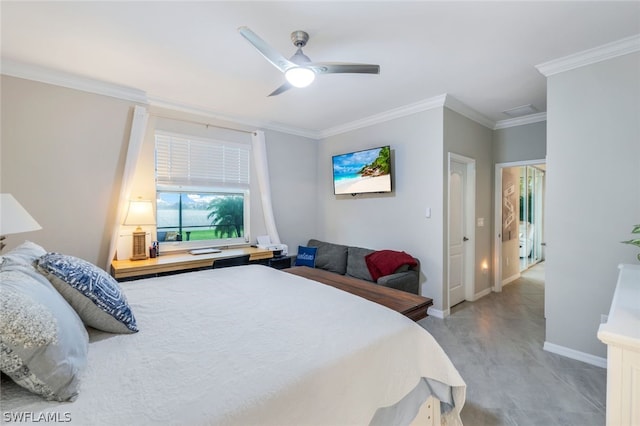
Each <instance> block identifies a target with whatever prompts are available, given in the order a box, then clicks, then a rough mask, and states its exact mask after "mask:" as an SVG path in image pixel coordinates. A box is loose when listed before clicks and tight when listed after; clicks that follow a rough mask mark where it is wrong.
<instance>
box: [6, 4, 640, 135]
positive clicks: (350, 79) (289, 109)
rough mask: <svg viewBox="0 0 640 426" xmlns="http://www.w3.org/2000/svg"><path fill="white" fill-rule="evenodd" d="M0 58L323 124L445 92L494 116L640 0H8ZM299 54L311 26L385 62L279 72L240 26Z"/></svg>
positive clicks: (279, 121) (320, 57) (347, 51)
mask: <svg viewBox="0 0 640 426" xmlns="http://www.w3.org/2000/svg"><path fill="white" fill-rule="evenodd" d="M0 7H1V10H0V12H1V25H2V29H1V35H2V59H3V62H4V63H9V62H11V63H21V64H29V65H34V66H38V67H45V68H50V69H53V70H57V71H62V72H68V73H72V74H76V75H79V76H83V77H88V78H92V79H97V80H100V81H104V82H108V83H112V84H117V85H121V86H126V87H129V88H135V89H139V90H142V91H144V92H146V94H147V96H148V98H149V99H151V100H155V101H158V102H167V103H171V104H176V105H183V106H188V107H192V108H197V109H200V110H204V111H209V112H211V113H212V114H216V115H218V116H224V117H229V118H232V119H236V118H237V119H242V120H243V121H244V122H254V123H263V124H265V125H269V124H272V125H276V126H287V127H290V128H295V129H301V130H302V131H306V132H310V133H321V132H323V131H326V130H327V129H331V128H335V127H338V126H341V125H344V124H346V123H350V122H354V121H356V120H361V119H365V118H367V117H371V116H374V115H376V114H381V113H384V112H386V111H390V110H393V109H396V108H401V107H404V106H406V105H410V104H414V103H417V102H421V101H424V100H426V99H430V98H433V97H437V96H439V95H442V94H445V93H447V94H449V95H451V96H453V97H454V98H455V99H457V100H459V101H461V102H462V103H464V104H465V105H466V106H468V107H470V108H472V109H473V110H475V111H477V112H479V113H480V114H481V115H482V116H484V117H486V118H488V119H489V120H490V121H491V122H498V121H501V120H505V119H508V118H509V116H507V115H505V114H503V113H502V111H504V110H507V109H511V108H514V107H518V106H522V105H526V104H532V105H533V106H534V107H535V108H536V109H537V110H539V111H541V112H543V111H546V82H545V77H544V76H543V75H541V74H540V73H539V72H538V71H537V70H536V68H535V66H536V65H538V64H541V63H544V62H547V61H550V60H554V59H558V58H561V57H564V56H567V55H570V54H573V53H576V52H580V51H583V50H586V49H591V48H594V47H598V46H601V45H603V44H606V43H609V42H612V41H616V40H619V39H622V38H625V37H629V36H633V35H635V34H640V2H638V1H630V2H611V1H592V2H591V1H590V2H559V1H551V2H520V1H513V2H482V1H474V2H456V1H453V2H427V1H412V2H399V1H387V2H381V1H368V2H364V1H356V2H328V1H320V2H307V1H288V2H265V1H261V2H166V1H165V2H150V1H145V2H57V1H56V2H7V1H2V3H1V6H0ZM243 25H246V26H248V27H250V28H251V29H252V30H253V31H254V32H256V33H257V34H258V35H260V36H261V37H262V38H263V39H264V40H266V41H267V42H268V43H269V44H271V45H272V46H273V47H274V48H275V49H277V50H278V51H280V52H281V53H282V54H283V55H284V56H286V57H290V56H291V55H292V54H293V53H294V52H295V48H294V47H293V45H292V44H291V41H290V33H291V32H292V31H294V30H304V31H307V32H308V33H309V35H310V41H309V43H308V45H307V47H305V48H304V52H305V53H306V54H307V55H308V56H309V57H311V59H312V60H314V61H318V62H321V61H335V62H338V61H340V62H363V63H376V64H379V65H380V66H381V73H380V75H347V74H343V75H324V76H320V77H319V78H318V79H316V81H315V82H314V83H313V84H312V86H310V87H308V88H306V89H295V90H290V91H288V92H285V93H284V94H281V95H279V96H275V97H267V94H269V93H270V92H271V91H273V90H274V89H275V88H276V87H278V86H279V85H280V84H282V82H283V76H282V74H281V73H280V72H279V71H278V70H277V69H276V68H274V67H273V66H272V65H271V64H269V63H268V62H267V61H266V60H265V59H264V58H263V57H262V56H261V55H260V54H259V53H258V52H257V51H256V50H255V49H254V48H253V47H252V46H251V45H250V44H249V43H248V42H247V41H246V40H245V39H244V38H243V37H241V36H240V35H239V34H238V32H237V28H238V27H239V26H243Z"/></svg>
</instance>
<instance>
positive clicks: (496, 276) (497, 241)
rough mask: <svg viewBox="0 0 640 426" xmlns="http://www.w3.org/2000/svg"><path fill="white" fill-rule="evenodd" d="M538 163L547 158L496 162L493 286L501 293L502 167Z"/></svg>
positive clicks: (494, 289) (542, 162) (544, 162)
mask: <svg viewBox="0 0 640 426" xmlns="http://www.w3.org/2000/svg"><path fill="white" fill-rule="evenodd" d="M536 164H547V159H546V158H543V159H540V160H524V161H512V162H508V163H496V166H495V174H494V179H493V181H494V185H495V186H494V191H493V193H494V201H493V202H494V221H493V229H494V230H495V233H494V244H493V287H492V290H493V291H495V292H497V293H499V292H501V291H502V169H505V168H509V167H522V166H534V165H536Z"/></svg>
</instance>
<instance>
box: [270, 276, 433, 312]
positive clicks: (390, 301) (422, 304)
mask: <svg viewBox="0 0 640 426" xmlns="http://www.w3.org/2000/svg"><path fill="white" fill-rule="evenodd" d="M283 271H284V272H288V273H290V274H294V275H298V276H301V277H304V278H308V279H310V280H313V281H318V282H320V283H323V284H326V285H330V286H332V287H335V288H338V289H340V290H343V291H346V292H348V293H351V294H355V295H356V296H360V297H362V298H364V299H367V300H370V301H371V302H375V303H378V304H380V305H383V306H386V307H387V308H389V309H393V310H394V311H396V312H400V313H401V314H403V315H404V316H406V317H409V318H411V319H412V320H414V321H418V320H421V319H422V318H426V317H427V309H428V308H429V306H431V305H433V299H429V298H428V297H422V296H418V295H417V294H411V293H407V292H406V291H401V290H396V289H395V288H390V287H384V286H381V285H377V284H374V283H370V282H367V281H364V280H361V279H358V278H353V277H349V276H345V275H340V274H336V273H334V272H329V271H325V270H324V269H315V268H309V267H307V266H294V267H293V268H287V269H283Z"/></svg>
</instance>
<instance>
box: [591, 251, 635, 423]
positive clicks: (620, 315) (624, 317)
mask: <svg viewBox="0 0 640 426" xmlns="http://www.w3.org/2000/svg"><path fill="white" fill-rule="evenodd" d="M619 268H620V272H619V274H618V283H617V285H616V290H615V293H614V294H613V301H612V302H611V309H610V311H609V318H608V320H607V322H606V323H605V324H601V325H600V328H599V330H598V339H600V340H601V341H602V342H603V343H605V344H606V345H607V425H608V426H640V265H626V264H625V265H620V266H619Z"/></svg>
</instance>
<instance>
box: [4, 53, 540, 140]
mask: <svg viewBox="0 0 640 426" xmlns="http://www.w3.org/2000/svg"><path fill="white" fill-rule="evenodd" d="M1 73H2V74H5V75H9V76H12V77H17V78H24V79H28V80H34V81H39V82H41V83H47V84H53V85H56V86H62V87H66V88H69V89H75V90H81V91H84V92H89V93H95V94H98V95H104V96H110V97H113V98H117V99H122V100H126V101H131V102H135V103H139V104H144V105H152V106H156V107H159V108H167V109H174V110H177V111H182V112H186V113H191V114H196V115H201V116H205V117H209V118H212V119H216V120H222V121H227V122H229V123H233V124H236V125H238V126H241V127H249V128H251V129H265V130H272V131H277V132H282V133H287V134H291V135H296V136H301V137H305V138H309V139H314V140H320V139H324V138H327V137H329V136H334V135H338V134H340V133H345V132H349V131H352V130H357V129H360V128H363V127H368V126H372V125H374V124H378V123H383V122H385V121H389V120H393V119H397V118H401V117H406V116H408V115H411V114H415V113H418V112H422V111H427V110H431V109H434V108H441V107H445V106H446V107H447V108H449V109H451V110H453V111H455V112H457V113H459V114H461V115H463V116H465V117H467V118H469V119H470V120H473V121H475V122H477V123H479V124H481V125H483V126H485V127H488V128H490V129H494V128H496V127H495V126H496V125H497V123H495V122H493V121H492V120H490V119H488V118H487V117H485V116H483V115H482V114H480V113H478V112H477V111H476V110H474V109H472V108H470V107H468V106H467V105H465V104H464V103H462V102H461V101H459V100H458V99H456V98H455V97H453V96H451V95H449V94H446V93H445V94H442V95H438V96H434V97H431V98H428V99H425V100H422V101H419V102H415V103H412V104H409V105H404V106H401V107H398V108H394V109H391V110H388V111H385V112H382V113H379V114H375V115H372V116H370V117H366V118H363V119H361V120H355V121H352V122H349V123H345V124H342V125H339V126H335V127H331V128H328V129H325V130H321V131H314V130H309V129H302V128H297V127H291V126H286V125H284V124H279V123H273V122H261V121H251V120H245V119H243V118H240V117H233V116H225V115H222V114H219V113H217V112H215V111H212V110H209V109H207V108H205V107H201V106H189V105H185V104H182V103H180V102H177V101H174V100H170V99H164V98H161V97H158V96H153V95H148V94H147V93H146V92H145V91H143V90H139V89H134V88H131V87H126V86H120V85H117V84H112V83H107V82H104V81H100V80H96V79H92V78H87V77H82V76H79V75H75V74H70V73H67V72H63V71H57V70H52V69H49V68H44V67H40V66H36V65H31V64H24V63H19V62H15V61H12V60H8V59H3V60H2V69H1ZM534 115H538V114H534ZM523 119H524V117H521V118H518V119H514V120H523ZM537 121H541V120H537ZM505 122H511V120H505ZM531 122H534V121H531ZM500 123H502V122H500ZM513 123H515V121H513ZM519 123H520V124H526V123H527V122H525V121H520V122H519ZM513 125H519V124H513Z"/></svg>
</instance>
